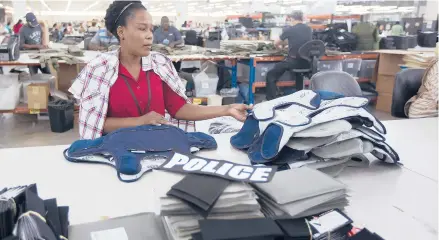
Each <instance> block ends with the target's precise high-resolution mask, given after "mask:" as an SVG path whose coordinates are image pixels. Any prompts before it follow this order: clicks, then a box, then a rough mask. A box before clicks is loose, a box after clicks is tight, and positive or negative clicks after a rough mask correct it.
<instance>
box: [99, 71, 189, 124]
mask: <svg viewBox="0 0 439 240" xmlns="http://www.w3.org/2000/svg"><path fill="white" fill-rule="evenodd" d="M123 76H125V77H126V79H127V81H128V83H129V85H130V86H131V89H132V90H133V92H134V95H135V96H136V98H137V101H138V102H139V105H140V108H141V109H142V111H143V112H144V113H145V114H146V113H147V112H145V111H146V108H147V106H148V82H147V78H146V72H144V71H143V70H142V69H140V74H139V79H138V80H137V81H136V80H135V79H134V78H133V76H131V74H130V73H129V72H128V70H127V69H126V68H125V67H124V66H123V65H122V64H119V76H118V78H117V80H116V82H115V83H114V84H113V86H111V89H110V97H109V100H108V112H107V116H108V117H114V118H127V117H139V116H140V114H139V111H138V109H137V105H136V103H135V101H134V99H133V97H132V96H131V93H130V91H129V89H128V86H127V85H126V84H125V81H124V79H123ZM149 76H150V86H151V104H150V107H149V111H155V112H157V113H159V114H161V115H163V116H165V109H166V110H167V111H168V113H169V114H170V115H171V116H172V117H174V116H175V114H176V113H177V112H178V110H180V108H181V107H183V105H185V104H186V101H185V100H184V99H183V98H182V97H180V96H179V95H178V94H177V93H175V92H174V91H172V89H171V88H170V87H169V86H168V84H166V83H165V82H163V81H162V79H160V77H159V76H158V75H157V74H156V73H155V72H154V71H150V73H149Z"/></svg>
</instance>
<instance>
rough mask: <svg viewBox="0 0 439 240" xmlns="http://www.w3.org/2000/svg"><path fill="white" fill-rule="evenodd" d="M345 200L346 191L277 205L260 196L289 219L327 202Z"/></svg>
mask: <svg viewBox="0 0 439 240" xmlns="http://www.w3.org/2000/svg"><path fill="white" fill-rule="evenodd" d="M345 198H346V191H345V190H340V191H334V192H330V193H326V194H321V195H318V196H313V197H309V198H305V199H301V200H297V201H294V202H290V203H287V204H277V203H276V202H273V201H272V200H270V199H267V198H264V196H263V195H260V199H261V200H262V201H266V202H268V203H271V205H277V206H278V208H279V209H280V210H282V211H283V212H285V213H287V214H288V215H289V216H291V217H296V216H298V215H299V214H301V213H303V212H307V211H310V210H312V209H313V208H315V207H317V206H319V205H322V204H325V203H328V202H331V201H334V200H340V199H345ZM331 209H332V208H329V209H324V210H323V211H327V210H331ZM320 212H322V211H320ZM320 212H319V211H317V212H313V214H315V213H320Z"/></svg>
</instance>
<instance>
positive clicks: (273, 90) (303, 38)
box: [266, 11, 312, 100]
mask: <svg viewBox="0 0 439 240" xmlns="http://www.w3.org/2000/svg"><path fill="white" fill-rule="evenodd" d="M291 18H292V23H291V24H292V26H289V27H287V28H285V29H284V30H283V32H282V34H281V35H280V39H279V40H277V41H275V46H276V47H277V48H284V47H285V46H286V45H287V44H288V48H289V54H288V58H286V60H284V61H282V62H279V63H276V65H274V68H273V69H271V70H270V71H268V73H267V87H266V94H267V100H272V99H274V98H276V95H277V86H276V83H277V82H278V81H279V78H280V77H281V76H282V75H283V74H284V73H285V72H287V71H290V70H292V69H302V68H308V67H309V63H308V61H306V60H305V59H302V58H300V57H299V54H298V53H299V48H300V47H302V46H303V45H304V44H305V43H307V42H308V41H311V40H312V29H311V28H310V27H309V26H308V25H306V24H304V23H303V13H302V12H301V11H297V12H293V14H292V16H291Z"/></svg>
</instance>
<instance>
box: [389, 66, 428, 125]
mask: <svg viewBox="0 0 439 240" xmlns="http://www.w3.org/2000/svg"><path fill="white" fill-rule="evenodd" d="M424 73H425V69H414V68H412V69H404V70H402V71H400V72H399V73H397V74H396V76H395V85H394V86H393V96H392V110H391V111H392V116H394V117H399V118H407V116H406V115H405V111H404V107H405V104H406V103H407V101H408V100H409V99H410V98H412V97H413V96H415V95H416V94H418V91H419V88H420V87H421V85H422V77H423V76H424Z"/></svg>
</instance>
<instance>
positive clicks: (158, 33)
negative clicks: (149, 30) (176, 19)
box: [154, 16, 183, 48]
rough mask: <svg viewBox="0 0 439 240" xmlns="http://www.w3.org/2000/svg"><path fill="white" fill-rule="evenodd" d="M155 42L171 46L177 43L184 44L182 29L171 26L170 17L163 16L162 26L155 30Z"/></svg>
mask: <svg viewBox="0 0 439 240" xmlns="http://www.w3.org/2000/svg"><path fill="white" fill-rule="evenodd" d="M154 43H155V44H163V45H166V46H169V47H171V48H173V47H175V46H176V45H180V44H183V39H182V38H181V34H180V31H178V29H177V28H175V27H173V26H170V24H169V18H168V17H166V16H165V17H162V20H161V25H160V27H159V28H158V29H157V30H155V31H154Z"/></svg>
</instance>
